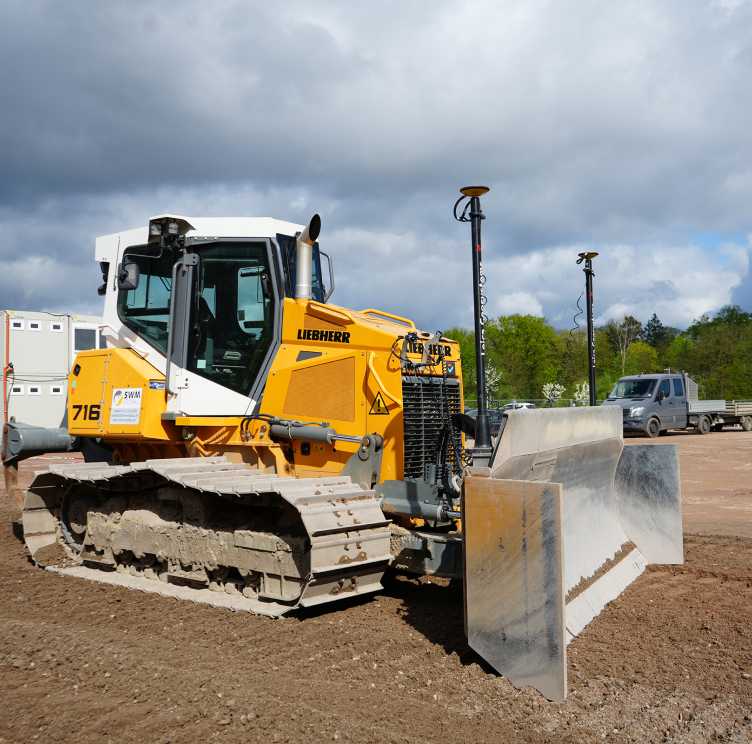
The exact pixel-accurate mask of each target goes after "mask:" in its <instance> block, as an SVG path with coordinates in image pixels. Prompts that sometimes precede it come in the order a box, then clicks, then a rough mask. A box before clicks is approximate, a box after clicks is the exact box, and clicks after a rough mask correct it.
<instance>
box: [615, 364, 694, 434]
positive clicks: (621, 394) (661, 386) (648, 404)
mask: <svg viewBox="0 0 752 744" xmlns="http://www.w3.org/2000/svg"><path fill="white" fill-rule="evenodd" d="M688 382H689V383H692V385H694V383H693V382H692V381H691V380H689V378H687V376H686V375H683V374H678V373H677V374H668V373H662V374H649V375H629V376H627V377H622V378H621V379H620V380H619V381H618V382H617V383H616V384H615V385H614V387H613V389H612V390H611V392H610V393H609V396H608V398H607V399H606V400H605V401H604V404H603V405H607V406H608V405H611V406H620V407H621V408H622V410H623V416H624V432H625V433H627V432H629V433H640V434H647V435H648V436H650V437H657V436H658V435H659V434H660V433H661V432H662V431H666V430H668V429H686V428H687V426H688V425H689V420H688V410H689V409H688V406H687V386H688ZM695 388H696V386H695Z"/></svg>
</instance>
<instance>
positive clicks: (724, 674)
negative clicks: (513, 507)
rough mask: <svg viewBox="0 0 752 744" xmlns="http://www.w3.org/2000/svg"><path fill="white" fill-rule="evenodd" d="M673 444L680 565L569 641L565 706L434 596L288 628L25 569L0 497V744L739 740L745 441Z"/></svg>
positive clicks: (745, 594) (451, 594)
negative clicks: (519, 680)
mask: <svg viewBox="0 0 752 744" xmlns="http://www.w3.org/2000/svg"><path fill="white" fill-rule="evenodd" d="M639 441H640V442H641V443H644V442H645V441H646V440H639ZM669 442H670V443H675V444H677V445H678V446H679V449H680V461H681V468H682V480H683V484H684V497H685V532H686V535H685V549H686V564H685V565H684V566H680V567H657V568H651V569H649V570H648V571H647V572H646V573H645V574H644V575H643V576H642V577H641V578H640V579H638V580H637V581H636V582H635V583H634V584H633V585H632V586H631V587H630V588H629V589H628V590H627V591H626V592H625V593H624V594H623V595H622V596H621V597H620V598H619V599H618V600H617V601H615V602H613V603H612V604H611V605H609V606H608V607H607V608H606V610H605V611H604V612H603V613H602V614H601V615H600V616H599V617H598V618H596V620H594V621H593V622H592V623H591V625H590V626H589V627H588V628H587V629H586V630H585V632H584V633H583V634H582V635H581V636H580V637H579V638H578V639H576V640H575V641H574V642H573V643H572V644H571V646H570V647H569V680H570V685H569V686H570V695H569V698H568V699H567V702H566V703H562V704H554V703H549V702H547V701H546V700H544V699H543V698H542V697H541V696H540V695H538V694H537V693H535V692H533V691H531V690H516V689H515V688H514V687H512V686H511V685H510V684H509V683H508V682H507V681H506V680H505V679H504V678H501V677H498V676H496V675H494V674H492V673H489V671H488V670H487V669H485V668H484V667H483V665H482V664H481V663H480V662H479V659H478V657H476V656H475V655H474V654H473V653H472V652H471V651H469V650H468V649H467V647H466V645H465V641H464V635H463V627H462V611H461V595H460V594H459V593H458V592H456V591H455V590H453V589H450V588H448V587H444V586H437V585H435V584H425V583H423V584H420V583H418V582H414V581H409V580H396V581H394V582H392V583H391V584H390V585H389V587H388V589H387V591H386V592H385V593H384V594H382V595H380V596H378V597H376V598H373V599H370V600H364V601H359V602H356V603H354V604H353V603H351V604H349V605H347V606H345V605H342V606H340V607H339V608H338V609H336V610H329V611H327V612H316V613H307V614H305V615H303V616H300V617H295V618H291V619H284V620H271V619H268V618H263V617H256V616H251V615H244V614H243V615H241V614H236V613H232V612H229V611H225V610H217V609H212V608H208V607H201V606H197V605H192V604H191V605H188V604H186V603H180V602H178V601H177V600H173V599H167V598H163V597H158V596H154V595H146V594H142V593H140V592H133V591H128V590H126V589H119V588H115V587H106V586H100V585H95V584H91V583H88V582H83V581H80V580H76V579H71V578H62V577H58V576H55V575H53V574H50V573H48V572H45V571H42V570H41V569H38V568H35V567H33V566H32V565H31V564H30V563H29V562H28V560H27V558H26V556H25V554H24V549H23V546H22V544H21V543H20V542H19V541H18V539H17V538H16V537H15V536H14V534H13V530H12V526H11V520H12V519H13V518H14V517H16V516H17V512H16V511H15V508H14V506H13V505H12V504H11V503H10V500H9V499H8V498H7V497H4V495H3V494H0V556H2V560H1V561H0V597H2V599H1V600H0V696H1V697H2V701H3V708H2V712H0V742H2V743H3V744H4V743H5V742H31V741H39V742H74V741H75V742H76V743H77V744H88V743H89V742H98V743H99V742H161V743H164V744H166V743H167V742H206V741H218V742H235V741H238V742H239V741H251V742H300V741H305V742H307V741H343V742H344V741H348V742H350V741H351V742H430V741H443V742H455V741H457V742H459V741H473V742H486V741H488V742H491V741H493V742H518V741H519V742H573V743H574V742H578V743H579V742H596V741H598V742H601V741H608V742H629V741H639V742H648V741H649V742H653V741H656V742H707V741H714V742H750V741H752V628H751V626H750V611H751V610H752V524H751V523H752V519H751V517H752V483H751V482H750V473H751V470H752V457H751V455H752V434H744V433H741V432H728V433H718V434H711V435H709V436H705V437H700V436H697V435H694V436H692V435H686V436H685V435H677V436H673V437H667V438H661V440H660V441H659V443H669ZM45 464H46V463H45V462H40V461H39V460H37V461H36V462H34V461H30V462H29V463H25V465H24V468H22V473H21V476H22V480H28V477H29V473H30V471H31V470H32V469H33V468H34V467H37V468H39V467H40V466H43V465H45Z"/></svg>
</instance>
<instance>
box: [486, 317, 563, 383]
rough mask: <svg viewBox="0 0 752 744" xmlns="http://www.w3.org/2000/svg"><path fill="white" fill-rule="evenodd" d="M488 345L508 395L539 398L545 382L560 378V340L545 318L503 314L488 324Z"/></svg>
mask: <svg viewBox="0 0 752 744" xmlns="http://www.w3.org/2000/svg"><path fill="white" fill-rule="evenodd" d="M486 348H487V351H488V353H489V356H490V357H491V359H492V361H493V364H494V366H495V367H496V369H498V370H499V372H500V374H501V385H500V392H501V395H502V396H503V397H505V398H540V395H541V393H540V391H541V388H542V387H543V384H544V383H545V382H548V381H549V380H552V379H556V378H557V377H558V371H559V365H560V360H561V356H562V349H561V340H560V337H559V335H558V334H557V333H556V331H555V330H554V329H553V328H552V327H551V326H550V325H549V324H548V323H546V321H545V320H544V319H543V318H540V317H537V316H534V315H507V316H501V317H499V318H497V319H496V320H494V321H492V322H490V323H489V324H488V328H487V331H486Z"/></svg>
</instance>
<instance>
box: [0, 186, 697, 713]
mask: <svg viewBox="0 0 752 744" xmlns="http://www.w3.org/2000/svg"><path fill="white" fill-rule="evenodd" d="M473 198H476V197H473ZM478 211H479V209H478ZM319 231H320V220H319V219H318V217H317V216H315V217H314V218H313V219H312V220H311V222H310V224H309V225H307V226H303V225H296V224H291V223H288V222H284V221H279V220H275V219H267V218H258V219H216V218H211V219H210V218H206V219H201V218H195V219H194V218H186V217H179V216H176V215H161V216H158V217H155V218H153V219H152V220H151V221H150V222H149V224H148V226H147V227H144V228H140V229H135V230H129V231H126V232H121V233H118V234H115V235H108V236H105V237H102V238H98V239H97V242H96V258H97V260H98V261H99V263H100V266H101V269H102V281H103V283H102V286H101V287H100V294H102V295H104V303H105V305H104V317H103V324H102V326H101V328H100V333H101V335H102V337H103V339H104V340H105V342H106V343H105V344H104V348H99V349H93V350H90V351H86V352H82V353H79V354H78V355H77V357H76V359H75V363H74V366H73V368H72V370H71V373H70V377H69V384H68V404H67V430H68V434H69V436H70V437H71V438H75V442H76V443H77V446H78V447H79V448H80V449H81V450H82V451H83V453H84V456H85V462H80V463H74V464H66V465H55V466H52V467H50V468H49V470H47V471H45V472H42V473H38V474H37V475H36V477H35V480H34V481H33V483H32V485H31V487H30V488H29V489H28V492H27V493H26V496H25V504H24V508H23V528H24V534H25V540H26V544H27V546H28V549H29V551H30V554H31V556H32V558H33V559H34V560H35V561H36V562H38V563H39V564H41V565H45V566H46V567H47V568H48V569H50V570H54V571H57V572H59V573H61V574H64V575H70V576H77V577H83V578H87V579H93V580H97V581H100V582H104V583H110V584H118V585H123V586H127V587H131V588H136V589H140V590H144V591H152V592H158V593H161V594H167V595H170V596H175V597H180V598H184V599H188V600H193V601H197V602H206V603H209V604H213V605H217V606H221V607H228V608H232V609H235V610H248V611H252V612H255V613H260V614H265V615H275V616H277V615H283V614H285V613H288V612H292V611H295V610H296V609H297V608H306V607H312V606H316V605H323V604H328V603H334V602H339V601H341V600H346V599H348V598H351V597H355V596H358V595H367V594H370V593H373V592H377V591H379V590H380V589H381V588H382V585H381V579H382V576H383V574H384V572H385V571H387V570H390V571H397V572H404V573H408V574H413V575H435V576H442V577H449V578H451V579H457V580H460V581H462V582H463V585H464V597H465V617H466V632H467V638H468V643H469V645H470V646H471V647H472V648H473V649H474V650H475V651H476V652H477V653H478V654H479V655H480V656H481V657H483V658H484V659H485V660H486V661H487V662H488V663H489V664H491V665H492V666H493V667H494V668H495V669H496V670H498V671H499V672H500V673H501V674H503V675H505V676H507V677H508V678H509V679H510V680H511V681H512V682H513V683H514V684H517V685H531V686H534V687H535V688H537V689H538V690H540V691H541V692H542V693H543V694H544V695H545V696H547V697H549V698H551V699H562V698H563V697H564V696H565V695H566V646H567V643H568V642H569V641H570V640H571V639H572V638H573V637H575V636H576V635H577V634H578V633H579V632H580V631H581V630H582V629H583V628H584V627H585V626H586V625H587V624H588V623H589V622H590V620H591V619H592V618H593V617H595V615H597V614H598V613H599V612H600V610H601V609H602V608H603V607H604V606H605V605H606V604H607V603H608V602H609V601H611V600H612V599H613V598H614V597H616V596H617V595H618V594H619V593H620V592H621V591H622V590H623V589H624V588H625V587H626V586H627V585H628V584H629V583H630V582H632V581H633V580H634V579H635V578H636V577H637V576H638V575H639V574H640V573H641V572H642V571H643V569H644V568H645V566H646V565H647V564H649V563H656V562H657V563H680V562H682V533H681V514H680V499H679V485H678V466H677V459H676V452H675V448H674V447H673V446H670V445H658V446H656V445H647V446H634V447H627V448H624V447H623V441H622V421H621V411H620V409H616V408H613V407H600V408H591V407H588V408H572V409H550V410H527V411H516V412H510V413H509V415H508V416H507V417H506V419H505V421H504V424H503V428H502V431H501V434H500V436H499V437H498V438H497V439H496V441H495V442H493V443H491V442H490V439H488V438H487V434H486V431H485V430H484V429H483V426H480V425H478V428H479V429H481V431H477V430H474V428H473V427H474V426H476V423H475V422H473V420H472V419H470V418H469V417H468V416H466V415H465V414H464V413H463V411H464V402H463V387H462V371H461V359H460V355H459V346H458V344H457V343H456V342H455V341H453V340H451V339H448V338H445V337H443V336H442V334H441V333H430V332H424V331H421V330H419V329H418V328H416V327H415V325H414V323H413V322H412V321H411V320H409V319H407V318H404V317H400V316H399V315H395V314H393V313H390V312H385V311H383V310H378V309H365V310H358V311H355V310H352V309H347V308H344V307H339V306H337V305H335V304H333V303H331V302H330V296H331V293H332V291H333V288H334V273H333V270H332V262H331V260H330V259H329V257H328V256H327V255H326V254H325V253H324V252H323V251H322V250H320V248H319V244H318V242H317V238H318V234H319ZM479 237H480V235H479V228H478V235H477V238H478V247H477V260H478V267H477V268H479V267H480V264H479V261H480V254H479V245H480V243H479ZM475 238H476V236H475V234H474V242H475ZM475 250H476V247H475V246H474V251H475ZM476 290H477V292H478V293H480V291H481V282H480V280H478V281H476ZM479 306H480V303H478V304H477V306H476V311H477V310H478V307H479ZM479 346H480V345H479ZM478 353H479V354H482V353H483V350H482V348H480V349H479V352H478ZM478 361H479V362H482V359H480V358H479V360H478ZM480 418H481V417H480V415H479V420H480ZM484 426H485V427H487V423H485V424H484ZM37 434H38V432H37ZM466 434H467V435H472V434H475V435H476V439H477V438H478V435H479V436H480V439H481V440H483V439H484V437H485V438H486V439H487V441H485V442H484V441H480V443H478V442H477V441H476V447H475V448H470V449H466V446H465V445H466V440H465V435H466ZM14 437H15V438H14ZM24 438H26V440H27V441H29V442H31V441H35V442H37V444H36V445H33V446H32V445H29V446H31V447H32V448H33V447H34V446H35V447H37V448H38V449H43V445H41V444H39V443H38V442H39V441H41V440H39V439H38V438H35V433H34V431H32V430H31V429H30V428H27V429H24V427H22V426H20V427H16V429H15V430H13V431H10V446H11V449H12V448H13V447H15V448H16V450H15V451H16V453H17V455H18V453H19V452H22V451H23V449H24ZM42 439H43V437H42ZM479 444H480V446H478V445H479ZM489 444H490V445H491V446H488V445H489ZM484 445H485V446H484ZM7 446H8V445H7V443H6V447H7ZM218 622H221V618H218ZM437 622H439V621H438V620H437Z"/></svg>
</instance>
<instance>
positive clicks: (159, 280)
mask: <svg viewBox="0 0 752 744" xmlns="http://www.w3.org/2000/svg"><path fill="white" fill-rule="evenodd" d="M152 254H153V255H152ZM124 261H128V262H133V263H137V264H138V268H139V273H140V278H139V282H138V286H137V287H136V289H131V290H127V291H126V290H121V291H120V293H119V294H118V315H119V316H120V320H121V321H122V322H123V323H124V324H125V325H126V326H127V327H128V328H130V329H131V330H132V331H133V332H134V333H136V334H137V335H139V336H140V337H141V338H142V339H144V341H146V342H147V343H149V344H151V345H152V346H153V347H154V348H156V349H157V350H159V351H161V352H162V354H167V336H168V324H169V319H170V290H171V282H172V264H173V259H172V258H171V257H170V256H169V255H168V254H167V253H162V252H161V251H159V250H158V249H157V250H155V249H154V248H150V247H149V246H135V247H134V248H132V249H128V250H126V251H125V255H124Z"/></svg>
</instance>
